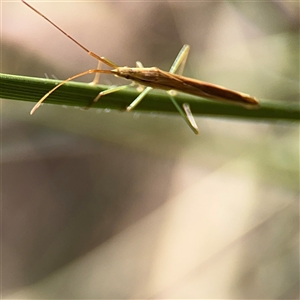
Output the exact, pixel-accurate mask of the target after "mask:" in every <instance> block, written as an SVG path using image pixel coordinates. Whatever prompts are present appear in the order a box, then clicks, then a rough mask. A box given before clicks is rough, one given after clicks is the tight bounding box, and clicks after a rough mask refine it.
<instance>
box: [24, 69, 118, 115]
mask: <svg viewBox="0 0 300 300" xmlns="http://www.w3.org/2000/svg"><path fill="white" fill-rule="evenodd" d="M92 73H106V74H114V72H113V71H112V70H98V69H91V70H87V71H84V72H82V73H79V74H76V75H74V76H72V77H69V78H68V79H66V80H64V81H62V82H61V83H60V84H58V85H57V86H55V87H54V88H53V89H52V90H50V91H49V92H48V93H47V94H45V95H44V96H43V97H42V98H41V99H40V100H39V101H38V102H37V103H36V104H35V106H34V107H33V108H32V110H31V111H30V114H31V115H32V114H33V113H34V112H35V111H36V110H37V109H38V108H39V107H40V105H41V104H42V103H43V101H44V100H45V99H46V98H48V97H49V96H50V95H51V94H52V93H53V92H54V91H56V90H57V89H58V88H59V87H61V86H62V85H64V84H65V83H67V82H69V81H71V80H73V79H75V78H78V77H81V76H84V75H87V74H92Z"/></svg>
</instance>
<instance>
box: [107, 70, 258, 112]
mask: <svg viewBox="0 0 300 300" xmlns="http://www.w3.org/2000/svg"><path fill="white" fill-rule="evenodd" d="M112 73H114V74H115V75H117V76H120V77H123V78H126V79H130V80H132V81H135V82H138V83H139V84H141V85H145V86H150V87H152V88H155V89H162V90H166V91H169V90H176V91H180V92H183V93H187V94H191V95H195V96H199V97H203V98H208V99H213V100H219V101H225V102H231V103H235V104H241V105H245V106H257V105H258V101H257V99H255V98H254V97H251V96H250V95H247V94H244V93H240V92H236V91H233V90H230V89H227V88H224V87H222V86H219V85H215V84H212V83H208V82H204V81H200V80H197V79H192V78H189V77H185V76H181V75H178V74H172V73H169V72H166V71H162V70H160V69H159V68H156V67H152V68H142V69H141V68H128V67H119V68H117V69H114V70H112Z"/></svg>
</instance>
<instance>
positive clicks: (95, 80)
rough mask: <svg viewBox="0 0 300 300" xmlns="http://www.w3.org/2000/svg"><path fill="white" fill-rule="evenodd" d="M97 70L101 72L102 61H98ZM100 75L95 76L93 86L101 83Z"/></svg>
mask: <svg viewBox="0 0 300 300" xmlns="http://www.w3.org/2000/svg"><path fill="white" fill-rule="evenodd" d="M97 70H101V61H100V60H98V65H97ZM100 74H101V73H96V74H95V77H94V80H93V81H92V82H91V83H90V84H91V85H96V84H98V83H99V80H100Z"/></svg>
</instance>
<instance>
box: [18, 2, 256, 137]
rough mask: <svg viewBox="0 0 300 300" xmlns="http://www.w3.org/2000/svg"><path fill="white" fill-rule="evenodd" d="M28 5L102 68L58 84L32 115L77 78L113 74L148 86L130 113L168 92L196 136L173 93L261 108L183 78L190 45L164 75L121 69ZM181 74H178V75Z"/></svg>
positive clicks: (246, 98) (237, 94) (184, 108)
mask: <svg viewBox="0 0 300 300" xmlns="http://www.w3.org/2000/svg"><path fill="white" fill-rule="evenodd" d="M22 2H23V3H24V4H26V5H27V6H28V7H29V8H30V9H32V10H33V11H35V12H36V13H37V14H39V15H40V16H41V17H43V18H44V19H45V20H46V21H48V22H49V23H50V24H52V25H53V26H54V27H55V28H57V29H58V30H59V31H60V32H62V33H63V34H64V35H65V36H67V37H68V38H69V39H71V40H72V41H73V42H74V43H76V44H77V45H78V46H79V47H81V48H82V49H83V50H84V51H85V52H87V53H88V54H89V55H91V56H92V57H94V58H96V59H97V60H98V68H97V69H91V70H87V71H84V72H82V73H79V74H76V75H74V76H72V77H69V78H68V79H66V80H64V81H63V82H61V83H60V84H58V85H57V86H56V87H54V88H53V89H52V90H50V91H49V92H48V93H47V94H46V95H44V96H43V97H42V98H41V99H40V100H39V101H38V102H37V103H36V105H35V106H34V107H33V109H32V110H31V112H30V113H31V114H33V113H34V112H35V111H36V110H37V108H38V107H39V106H40V105H41V103H42V102H43V101H44V100H45V99H46V98H47V97H48V96H49V95H50V94H52V93H53V92H54V91H55V90H56V89H58V88H59V87H60V86H62V85H63V84H65V83H67V82H68V81H71V80H73V79H75V78H78V77H81V76H84V75H87V74H92V73H93V74H96V75H95V79H94V81H93V83H97V82H98V78H99V74H100V73H105V74H113V75H115V76H118V77H123V78H125V79H129V80H131V81H133V82H135V83H138V84H139V85H141V86H144V87H145V89H144V90H143V91H142V92H141V93H140V94H139V96H138V97H137V98H136V99H134V100H133V101H132V103H131V104H130V105H129V106H127V107H126V110H127V111H130V110H132V109H133V108H135V107H136V106H137V105H138V104H139V103H140V101H141V100H142V99H143V98H144V97H145V96H146V95H147V93H148V92H149V91H150V90H151V89H152V88H156V89H162V90H166V91H168V94H169V97H170V99H171V101H172V102H173V104H174V105H175V107H176V109H177V110H178V112H179V113H180V114H181V116H182V117H183V118H184V120H185V121H186V122H187V124H188V125H189V126H190V128H191V129H192V130H193V131H194V133H198V127H197V124H196V122H195V120H194V117H193V115H192V113H191V110H190V107H189V104H188V103H184V104H183V105H182V106H180V105H179V104H178V103H177V102H176V100H175V98H174V97H173V96H174V92H173V91H179V92H183V93H187V94H191V95H195V96H199V97H203V98H207V99H211V100H217V101H224V102H231V103H234V104H239V105H243V106H245V107H247V108H249V107H257V106H258V105H259V103H258V100H257V99H256V98H254V97H251V96H249V95H247V94H244V93H240V92H236V91H233V90H230V89H227V88H224V87H221V86H218V85H215V84H212V83H207V82H204V81H200V80H197V79H192V78H188V77H184V76H182V75H181V74H182V72H183V69H184V66H185V63H186V60H187V56H188V53H189V49H190V47H189V46H188V45H184V46H183V47H182V49H181V51H180V52H179V54H178V55H177V57H176V59H175V61H174V63H173V64H172V66H171V68H170V70H169V72H166V71H162V70H160V69H159V68H156V67H152V68H144V67H143V65H142V63H141V62H137V63H136V66H137V67H135V68H130V67H119V66H118V65H116V64H115V63H113V62H112V61H110V60H109V59H107V58H105V57H100V56H98V55H97V54H95V53H94V52H92V51H90V50H88V49H87V48H86V47H84V46H83V45H82V44H80V43H79V42H78V41H77V40H75V39H74V38H73V37H71V36H70V35H68V34H67V33H66V32H65V31H63V30H62V29H61V28H60V27H58V26H57V25H56V24H55V23H53V22H52V21H51V20H49V19H48V18H47V17H46V16H45V15H43V14H42V13H41V12H39V11H38V10H36V9H35V8H34V7H32V6H31V5H30V4H28V3H27V2H26V1H24V0H22ZM101 63H104V64H106V65H108V66H109V67H111V68H112V70H101V69H100V64H101ZM176 73H177V74H176ZM128 86H129V85H123V86H119V87H114V88H111V89H108V90H105V91H102V92H100V93H99V94H98V96H97V97H96V98H95V99H94V100H93V101H92V103H93V102H96V101H98V100H99V99H100V97H102V96H104V95H107V94H110V93H113V92H115V91H119V90H122V89H125V88H127V87H128Z"/></svg>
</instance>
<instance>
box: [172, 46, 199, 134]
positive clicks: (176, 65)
mask: <svg viewBox="0 0 300 300" xmlns="http://www.w3.org/2000/svg"><path fill="white" fill-rule="evenodd" d="M189 51H190V46H189V45H183V47H182V48H181V50H180V52H179V53H178V55H177V57H176V59H175V60H174V62H173V64H172V66H171V68H170V71H169V73H171V74H175V73H176V74H178V75H181V74H182V73H183V70H184V67H185V63H186V60H187V57H188V55H189ZM167 93H168V95H169V97H170V99H171V101H172V103H173V104H174V106H175V107H176V109H177V110H178V112H179V113H180V115H181V116H182V117H183V119H184V120H185V121H186V123H187V124H188V125H189V127H190V128H191V129H192V130H193V132H194V133H196V134H198V133H199V130H198V126H197V123H196V121H195V119H194V116H193V114H192V112H191V109H190V106H189V104H188V103H183V105H182V107H181V106H180V105H179V104H178V103H177V101H176V100H175V98H174V96H176V91H174V90H170V91H168V92H167Z"/></svg>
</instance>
